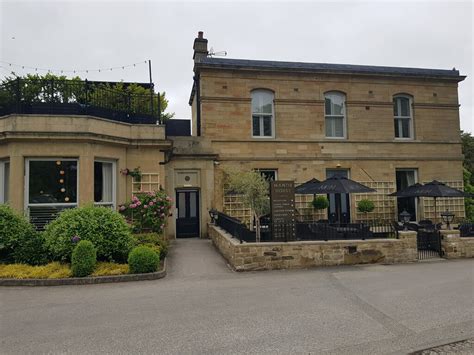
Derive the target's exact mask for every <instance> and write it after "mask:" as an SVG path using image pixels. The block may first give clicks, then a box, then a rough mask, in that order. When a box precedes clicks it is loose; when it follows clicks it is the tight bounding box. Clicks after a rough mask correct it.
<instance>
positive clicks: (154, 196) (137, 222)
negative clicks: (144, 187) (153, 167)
mask: <svg viewBox="0 0 474 355" xmlns="http://www.w3.org/2000/svg"><path fill="white" fill-rule="evenodd" d="M171 202H172V201H171V198H170V197H169V196H167V195H166V193H165V192H164V191H163V190H160V191H154V192H146V193H140V194H137V195H136V196H133V197H132V200H131V201H130V202H127V203H125V204H123V205H121V206H120V207H119V211H120V213H122V214H123V215H125V217H126V218H127V219H128V220H129V221H130V222H131V223H132V224H133V229H134V232H137V233H141V232H143V231H145V230H151V231H153V232H157V233H162V232H163V230H164V228H165V223H166V218H167V217H168V216H171V212H170V211H171V206H172V203H171Z"/></svg>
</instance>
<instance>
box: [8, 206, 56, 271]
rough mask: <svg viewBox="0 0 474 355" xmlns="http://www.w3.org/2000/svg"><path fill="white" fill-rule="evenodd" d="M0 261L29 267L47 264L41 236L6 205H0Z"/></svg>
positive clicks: (22, 217) (23, 218)
mask: <svg viewBox="0 0 474 355" xmlns="http://www.w3.org/2000/svg"><path fill="white" fill-rule="evenodd" d="M0 261H2V262H7V263H22V264H30V265H41V264H45V263H46V262H47V258H46V251H45V248H44V240H43V237H42V235H41V234H40V233H38V232H36V230H35V229H34V228H33V226H32V225H31V224H30V223H29V222H28V220H27V219H26V218H25V217H24V216H21V215H19V214H18V213H16V212H14V211H13V210H12V209H11V208H10V207H9V206H7V205H0Z"/></svg>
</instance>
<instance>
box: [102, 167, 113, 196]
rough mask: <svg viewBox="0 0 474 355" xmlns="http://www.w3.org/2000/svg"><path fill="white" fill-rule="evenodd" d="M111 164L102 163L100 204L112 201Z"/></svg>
mask: <svg viewBox="0 0 474 355" xmlns="http://www.w3.org/2000/svg"><path fill="white" fill-rule="evenodd" d="M112 166H113V164H112V163H102V202H112V201H113V186H112V185H113V175H112V174H113V172H112Z"/></svg>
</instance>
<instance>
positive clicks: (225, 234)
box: [209, 224, 416, 247]
mask: <svg viewBox="0 0 474 355" xmlns="http://www.w3.org/2000/svg"><path fill="white" fill-rule="evenodd" d="M209 227H210V228H214V229H215V230H216V231H217V232H219V233H220V234H221V235H222V236H223V237H225V238H226V239H228V240H229V241H230V242H231V243H232V244H233V245H234V246H243V247H272V246H273V247H275V246H282V245H292V246H293V245H331V244H332V245H338V244H348V245H357V244H365V243H381V242H386V243H400V242H401V240H400V239H392V238H391V239H388V238H387V239H365V240H362V239H354V240H344V239H341V240H328V241H324V240H298V241H290V242H261V243H245V242H244V243H240V241H239V240H237V239H235V238H233V237H232V235H231V234H229V233H228V232H226V231H225V230H224V229H222V228H220V227H218V226H215V225H213V224H210V225H209ZM412 234H415V235H416V232H410V233H409V235H412Z"/></svg>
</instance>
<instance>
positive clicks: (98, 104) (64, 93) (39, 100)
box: [0, 78, 161, 124]
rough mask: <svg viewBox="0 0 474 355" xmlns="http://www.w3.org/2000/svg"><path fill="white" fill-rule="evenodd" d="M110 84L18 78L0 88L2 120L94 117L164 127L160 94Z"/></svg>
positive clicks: (0, 113)
mask: <svg viewBox="0 0 474 355" xmlns="http://www.w3.org/2000/svg"><path fill="white" fill-rule="evenodd" d="M119 86H120V87H121V88H122V89H118V88H114V87H111V86H110V85H109V84H107V83H100V82H90V81H87V80H85V81H81V80H54V79H24V78H17V79H14V80H11V81H9V82H6V83H4V84H2V85H0V116H3V115H7V114H12V113H17V114H53V115H91V116H98V117H103V118H108V119H111V120H115V121H121V122H128V123H137V124H154V123H156V122H159V123H161V107H160V94H159V93H154V92H153V88H150V90H151V91H150V93H145V94H135V93H132V92H130V91H129V90H127V86H126V85H125V84H119Z"/></svg>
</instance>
